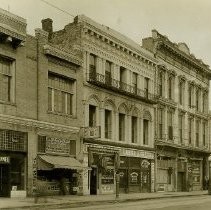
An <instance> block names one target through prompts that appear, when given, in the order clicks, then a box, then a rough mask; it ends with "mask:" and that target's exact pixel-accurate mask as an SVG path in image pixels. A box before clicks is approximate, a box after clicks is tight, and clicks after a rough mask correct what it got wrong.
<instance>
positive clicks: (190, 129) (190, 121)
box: [188, 118, 192, 144]
mask: <svg viewBox="0 0 211 210" xmlns="http://www.w3.org/2000/svg"><path fill="white" fill-rule="evenodd" d="M191 127H192V119H191V118H189V119H188V133H189V134H188V136H189V144H191V143H192V138H191V137H192V136H191V135H192V128H191Z"/></svg>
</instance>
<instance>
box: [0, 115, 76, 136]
mask: <svg viewBox="0 0 211 210" xmlns="http://www.w3.org/2000/svg"><path fill="white" fill-rule="evenodd" d="M0 122H3V123H8V124H13V125H22V126H25V127H26V128H27V127H29V128H37V129H44V130H53V131H61V132H66V133H68V132H76V133H78V132H79V129H80V128H77V127H71V126H66V125H61V124H55V123H49V122H44V121H38V120H32V119H26V118H20V117H15V116H10V115H4V114H0Z"/></svg>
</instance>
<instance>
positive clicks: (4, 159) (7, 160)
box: [0, 156, 10, 164]
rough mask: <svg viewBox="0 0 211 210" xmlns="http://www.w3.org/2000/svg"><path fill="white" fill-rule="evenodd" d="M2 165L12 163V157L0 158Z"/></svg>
mask: <svg viewBox="0 0 211 210" xmlns="http://www.w3.org/2000/svg"><path fill="white" fill-rule="evenodd" d="M0 163H8V164H9V163H10V157H8V156H5V157H0Z"/></svg>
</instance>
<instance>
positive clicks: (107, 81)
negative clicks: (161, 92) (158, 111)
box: [87, 72, 158, 104]
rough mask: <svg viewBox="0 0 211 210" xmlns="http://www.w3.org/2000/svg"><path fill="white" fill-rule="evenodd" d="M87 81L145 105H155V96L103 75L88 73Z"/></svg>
mask: <svg viewBox="0 0 211 210" xmlns="http://www.w3.org/2000/svg"><path fill="white" fill-rule="evenodd" d="M87 81H88V82H89V83H91V84H94V85H97V86H100V87H103V88H106V89H109V90H114V91H116V92H119V93H121V94H124V95H128V96H130V97H134V98H137V99H140V100H142V101H145V102H147V103H151V104H155V103H157V99H158V97H157V95H155V94H152V93H149V92H148V91H147V90H141V89H139V88H137V87H134V86H131V85H128V84H126V83H124V82H120V81H119V80H116V79H113V78H108V77H106V76H105V75H102V74H99V73H95V72H93V73H89V74H88V75H87Z"/></svg>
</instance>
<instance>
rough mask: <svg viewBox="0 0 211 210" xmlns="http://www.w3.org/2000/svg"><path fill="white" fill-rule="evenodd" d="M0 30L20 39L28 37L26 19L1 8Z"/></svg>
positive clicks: (23, 39)
mask: <svg viewBox="0 0 211 210" xmlns="http://www.w3.org/2000/svg"><path fill="white" fill-rule="evenodd" d="M0 32H1V33H3V34H5V35H8V36H11V37H12V38H15V39H17V40H20V41H25V39H26V20H25V19H24V18H21V17H19V16H16V15H14V14H12V13H10V12H8V11H6V10H3V9H1V8H0Z"/></svg>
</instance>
